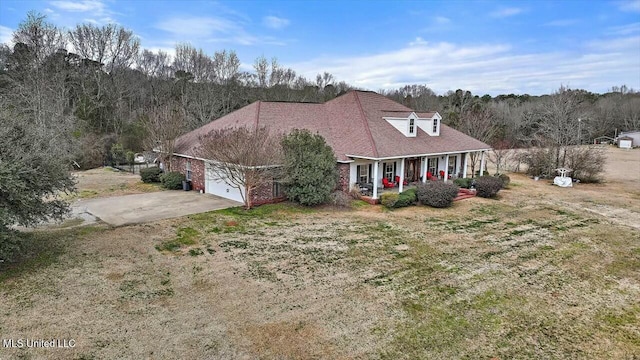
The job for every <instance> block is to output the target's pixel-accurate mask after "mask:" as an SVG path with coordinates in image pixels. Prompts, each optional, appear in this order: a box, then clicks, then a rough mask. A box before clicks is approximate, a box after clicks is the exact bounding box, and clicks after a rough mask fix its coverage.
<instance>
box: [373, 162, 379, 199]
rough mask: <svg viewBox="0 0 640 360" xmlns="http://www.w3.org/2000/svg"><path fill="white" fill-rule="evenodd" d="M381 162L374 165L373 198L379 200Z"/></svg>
mask: <svg viewBox="0 0 640 360" xmlns="http://www.w3.org/2000/svg"><path fill="white" fill-rule="evenodd" d="M379 164H380V161H376V162H374V163H373V198H374V199H377V198H378V165H379Z"/></svg>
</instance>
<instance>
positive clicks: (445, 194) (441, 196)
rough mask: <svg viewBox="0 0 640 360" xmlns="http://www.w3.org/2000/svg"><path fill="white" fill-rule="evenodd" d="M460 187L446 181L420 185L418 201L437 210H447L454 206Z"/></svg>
mask: <svg viewBox="0 0 640 360" xmlns="http://www.w3.org/2000/svg"><path fill="white" fill-rule="evenodd" d="M458 190H459V188H458V186H457V185H455V184H449V183H445V182H444V181H427V182H426V183H425V184H420V185H418V190H417V194H418V200H419V201H420V203H421V204H423V205H429V206H432V207H435V208H445V207H449V206H451V204H453V199H455V198H456V196H457V195H458Z"/></svg>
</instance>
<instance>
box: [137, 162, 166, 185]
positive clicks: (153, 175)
mask: <svg viewBox="0 0 640 360" xmlns="http://www.w3.org/2000/svg"><path fill="white" fill-rule="evenodd" d="M160 174H162V170H161V169H160V168H159V167H157V166H154V167H150V168H148V169H141V170H140V178H141V179H142V182H145V183H154V182H160Z"/></svg>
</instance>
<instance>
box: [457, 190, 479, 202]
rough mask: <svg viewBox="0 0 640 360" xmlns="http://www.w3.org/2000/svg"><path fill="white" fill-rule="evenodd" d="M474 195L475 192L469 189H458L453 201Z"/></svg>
mask: <svg viewBox="0 0 640 360" xmlns="http://www.w3.org/2000/svg"><path fill="white" fill-rule="evenodd" d="M474 196H476V192H475V191H473V190H469V189H460V190H458V196H456V197H455V198H454V199H453V201H458V200H464V199H469V198H472V197H474Z"/></svg>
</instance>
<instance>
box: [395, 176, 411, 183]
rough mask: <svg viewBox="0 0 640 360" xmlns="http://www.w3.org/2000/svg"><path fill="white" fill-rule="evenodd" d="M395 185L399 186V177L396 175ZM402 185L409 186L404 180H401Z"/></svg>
mask: <svg viewBox="0 0 640 360" xmlns="http://www.w3.org/2000/svg"><path fill="white" fill-rule="evenodd" d="M396 184H400V176H398V175H396ZM402 185H409V182H408V181H407V179H406V178H405V179H404V180H402Z"/></svg>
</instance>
